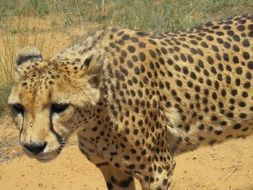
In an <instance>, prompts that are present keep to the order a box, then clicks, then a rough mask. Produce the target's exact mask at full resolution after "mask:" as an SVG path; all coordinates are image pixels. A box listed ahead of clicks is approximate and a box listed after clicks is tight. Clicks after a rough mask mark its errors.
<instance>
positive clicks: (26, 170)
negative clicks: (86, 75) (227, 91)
mask: <svg viewBox="0 0 253 190" xmlns="http://www.w3.org/2000/svg"><path fill="white" fill-rule="evenodd" d="M252 149H253V138H249V139H247V140H244V141H243V140H236V141H231V142H228V143H225V144H222V145H217V146H215V147H208V148H201V149H199V150H196V151H194V152H190V153H187V154H184V155H181V156H178V157H177V158H176V160H177V167H176V170H175V174H174V182H173V188H172V189H174V190H230V189H231V190H232V189H233V190H252V189H253V181H252V177H253V153H252ZM0 189H5V190H34V189H39V190H44V189H46V190H51V189H56V190H60V189H61V190H62V189H63V190H65V189H66V190H103V189H105V183H104V180H103V177H102V175H101V174H100V172H99V171H98V169H96V167H95V166H94V165H92V164H91V163H89V162H88V161H87V160H86V159H85V158H84V156H83V155H81V153H80V152H79V150H78V148H77V146H68V147H66V148H65V150H64V151H63V152H62V154H60V155H59V157H58V158H57V159H55V160H53V161H51V162H48V163H39V162H38V161H36V160H34V159H29V158H28V157H26V156H25V155H24V156H21V157H20V158H16V159H14V160H11V161H8V162H2V163H1V164H0ZM138 189H139V190H140V187H139V185H138Z"/></svg>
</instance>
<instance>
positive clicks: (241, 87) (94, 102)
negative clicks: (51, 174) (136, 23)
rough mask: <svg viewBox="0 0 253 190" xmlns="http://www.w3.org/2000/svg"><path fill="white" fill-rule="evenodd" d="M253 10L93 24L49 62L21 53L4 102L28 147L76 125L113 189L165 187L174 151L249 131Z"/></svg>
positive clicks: (49, 148) (252, 119) (60, 137)
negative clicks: (155, 22)
mask: <svg viewBox="0 0 253 190" xmlns="http://www.w3.org/2000/svg"><path fill="white" fill-rule="evenodd" d="M252 75H253V15H241V16H236V17H232V18H228V19H224V20H218V21H212V22H208V23H206V24H203V25H200V26H197V27H193V28H191V29H188V30H186V31H180V32H177V33H172V32H163V33H160V32H150V33H145V32H140V31H136V30H130V29H121V28H117V27H106V28H104V29H101V30H97V31H96V32H94V33H93V34H90V35H88V36H87V37H86V38H83V39H80V40H78V41H77V42H76V43H74V44H73V45H71V46H69V47H67V48H66V49H64V50H63V51H61V52H59V53H58V54H57V55H56V56H54V57H52V58H50V59H44V58H43V56H42V55H41V53H40V51H39V50H38V49H37V48H35V47H30V46H27V47H24V48H23V49H21V50H20V52H19V54H18V56H17V60H16V63H15V71H14V80H15V83H14V85H13V87H12V90H11V93H10V96H9V100H8V103H9V105H10V107H11V109H12V110H13V117H14V119H15V121H16V123H17V127H18V128H19V130H20V137H19V138H20V144H21V145H22V147H23V149H24V151H25V152H26V153H27V154H28V155H29V156H32V157H34V158H36V159H38V160H40V161H49V160H51V159H53V158H55V157H56V156H57V155H59V153H60V151H61V149H62V148H63V147H64V144H65V142H66V140H67V139H68V137H69V136H70V134H72V133H74V132H76V133H77V136H78V142H79V147H80V151H81V152H82V153H83V154H84V155H85V156H86V157H87V159H88V160H89V161H90V162H92V163H93V164H95V165H96V166H97V167H98V168H99V169H100V171H101V172H102V174H103V176H104V179H105V181H106V184H107V188H108V189H110V190H112V189H114V190H115V189H116V190H120V189H128V190H134V189H135V184H134V180H133V179H134V178H136V179H137V180H139V181H140V183H141V186H142V189H144V190H167V189H168V188H169V187H170V184H171V182H172V175H173V169H174V168H175V161H174V159H173V157H174V156H176V155H178V154H181V153H184V152H186V151H191V150H194V149H196V148H198V147H201V146H205V145H214V144H217V143H221V142H223V141H225V140H227V139H232V138H239V137H247V136H249V135H251V134H252V133H253V127H252V126H253V101H252V99H253V86H252Z"/></svg>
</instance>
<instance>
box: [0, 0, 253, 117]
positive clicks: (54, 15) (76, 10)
mask: <svg viewBox="0 0 253 190" xmlns="http://www.w3.org/2000/svg"><path fill="white" fill-rule="evenodd" d="M252 12H253V1H252V0H176V1H174V0H1V1H0V34H1V35H0V36H1V37H0V113H1V112H2V111H3V110H4V108H5V107H6V101H7V97H8V93H9V89H10V88H9V84H10V83H11V81H12V78H11V76H12V70H13V62H14V61H15V55H16V53H17V50H18V49H19V48H20V47H22V46H24V45H26V44H34V45H37V46H39V47H40V49H41V50H42V51H49V52H53V51H50V48H49V47H48V46H49V45H48V44H45V43H44V42H45V40H46V39H45V38H48V36H46V37H45V36H44V35H43V34H45V33H49V32H52V31H54V32H59V31H64V32H66V31H67V29H68V28H71V27H72V28H73V27H79V26H81V27H82V29H85V30H87V27H86V26H87V24H89V25H91V24H92V25H93V24H94V25H117V26H121V27H129V28H134V29H136V28H138V29H140V30H143V31H151V30H159V31H177V30H181V29H186V28H189V27H190V26H192V25H196V24H199V23H203V22H206V21H207V20H211V19H218V18H222V17H227V16H234V15H238V14H242V13H252ZM24 19H26V20H24ZM27 19H28V20H27ZM29 19H39V20H42V21H43V22H42V23H44V20H50V21H49V22H50V27H46V29H45V26H44V24H41V23H40V22H39V23H36V24H31V23H29ZM31 25H32V26H31ZM31 38H32V40H31ZM52 38H53V37H52ZM47 40H48V39H47Z"/></svg>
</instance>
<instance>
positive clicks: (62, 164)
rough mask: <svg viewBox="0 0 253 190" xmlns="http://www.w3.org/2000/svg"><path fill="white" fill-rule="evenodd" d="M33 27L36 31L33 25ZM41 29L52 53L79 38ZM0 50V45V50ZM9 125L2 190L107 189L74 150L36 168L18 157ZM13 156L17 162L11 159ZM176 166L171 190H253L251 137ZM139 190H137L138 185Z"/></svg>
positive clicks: (1, 139)
mask: <svg viewBox="0 0 253 190" xmlns="http://www.w3.org/2000/svg"><path fill="white" fill-rule="evenodd" d="M40 22H47V21H40ZM33 23H35V24H33V26H36V21H33ZM40 25H41V24H40ZM43 26H45V27H46V28H45V31H46V32H45V31H44V32H43V31H42V33H43V35H42V37H41V36H39V38H42V39H47V41H46V42H45V46H46V47H47V46H48V45H49V44H50V46H52V50H51V49H50V54H51V53H54V52H57V51H59V50H60V49H62V47H64V46H66V45H67V44H68V42H69V41H70V40H72V39H73V38H75V37H76V36H79V35H82V33H80V28H69V29H64V30H60V31H54V32H48V31H47V29H49V28H50V27H51V25H49V24H46V23H43ZM47 27H48V28H47ZM84 27H85V30H83V32H84V33H85V31H86V30H88V29H90V28H92V27H90V26H88V25H85V26H84ZM39 35H41V34H39ZM31 38H34V35H31ZM35 38H36V37H35ZM55 44H57V45H55ZM2 48H3V47H1V45H0V50H1V49H2ZM48 54H49V53H48ZM7 126H8V127H7ZM9 126H10V124H9V123H8V122H5V121H2V120H0V189H1V190H37V189H38V190H44V189H45V190H51V189H56V190H103V189H105V182H104V180H103V177H102V175H101V174H100V173H99V171H98V170H97V169H96V167H95V166H93V165H92V164H91V163H89V162H88V161H87V160H86V159H85V158H84V156H83V155H81V153H80V152H79V150H78V148H77V146H76V145H70V146H67V147H66V148H65V149H64V150H63V152H62V153H61V154H60V155H59V157H58V158H57V159H55V160H53V161H51V162H49V163H40V162H37V161H36V160H33V159H29V158H28V157H26V156H25V155H23V156H20V154H21V153H20V148H19V145H18V142H17V134H18V133H17V131H16V130H14V129H13V128H11V127H9ZM13 157H16V158H14V159H10V158H13ZM176 161H177V167H176V170H175V173H174V182H173V187H172V189H173V190H253V180H252V178H253V138H252V137H251V138H248V139H245V140H242V139H238V140H233V141H230V142H227V143H224V144H220V145H216V146H214V147H204V148H201V149H198V150H196V151H193V152H189V153H186V154H183V155H180V156H178V157H176ZM137 189H139V190H140V187H139V185H138V188H137Z"/></svg>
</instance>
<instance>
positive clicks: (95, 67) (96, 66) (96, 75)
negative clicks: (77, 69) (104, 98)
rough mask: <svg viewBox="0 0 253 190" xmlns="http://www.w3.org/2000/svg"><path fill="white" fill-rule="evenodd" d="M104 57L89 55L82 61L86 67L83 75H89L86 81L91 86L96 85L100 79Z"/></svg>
mask: <svg viewBox="0 0 253 190" xmlns="http://www.w3.org/2000/svg"><path fill="white" fill-rule="evenodd" d="M103 63H104V59H102V58H101V56H94V55H91V56H89V57H88V58H86V59H85V60H84V61H83V64H84V65H85V67H86V68H87V70H86V72H85V75H86V76H88V77H89V79H88V82H89V83H90V84H91V86H92V87H97V86H98V85H99V83H100V80H101V73H102V70H103Z"/></svg>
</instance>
